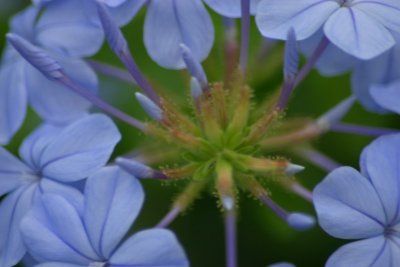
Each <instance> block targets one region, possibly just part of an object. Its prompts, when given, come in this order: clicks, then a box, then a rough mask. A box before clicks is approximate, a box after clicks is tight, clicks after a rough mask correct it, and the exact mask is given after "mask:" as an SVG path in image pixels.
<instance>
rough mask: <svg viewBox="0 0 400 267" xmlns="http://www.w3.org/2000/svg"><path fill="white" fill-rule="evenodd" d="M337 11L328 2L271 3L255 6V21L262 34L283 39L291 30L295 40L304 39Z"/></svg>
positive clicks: (284, 0)
mask: <svg viewBox="0 0 400 267" xmlns="http://www.w3.org/2000/svg"><path fill="white" fill-rule="evenodd" d="M338 8H339V4H338V3H337V2H336V1H330V0H302V1H293V0H270V1H261V2H260V3H259V4H258V8H257V14H256V22H257V25H258V28H259V30H260V31H261V33H262V35H264V36H265V37H269V38H274V39H281V40H285V39H286V37H287V32H288V31H289V29H290V28H293V29H294V30H295V32H296V36H297V39H298V40H304V39H306V38H308V37H310V36H311V35H312V34H314V33H315V32H316V31H317V30H318V29H319V28H321V27H322V25H323V24H324V22H325V21H326V20H327V19H328V18H329V16H330V15H331V14H332V13H333V12H334V11H335V10H337V9H338Z"/></svg>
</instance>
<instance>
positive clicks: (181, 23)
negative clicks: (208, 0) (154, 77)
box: [144, 0, 214, 69]
mask: <svg viewBox="0 0 400 267" xmlns="http://www.w3.org/2000/svg"><path fill="white" fill-rule="evenodd" d="M144 42H145V45H146V48H147V51H148V53H149V54H150V56H151V57H152V58H153V60H154V61H156V62H157V63H158V64H160V65H161V66H163V67H166V68H172V69H181V68H184V67H185V63H184V62H183V59H182V55H181V51H180V46H179V45H180V44H181V43H183V44H185V45H186V46H187V47H189V48H190V50H191V51H192V52H193V54H194V56H195V58H196V59H197V60H198V61H203V60H204V59H205V58H206V57H207V56H208V54H209V52H210V50H211V47H212V45H213V43H214V27H213V24H212V21H211V18H210V16H209V14H208V13H207V10H206V9H205V7H204V5H203V4H202V3H201V1H200V0H192V1H187V0H163V1H151V2H150V4H149V7H148V11H147V16H146V20H145V26H144Z"/></svg>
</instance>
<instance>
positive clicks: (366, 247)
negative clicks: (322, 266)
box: [313, 134, 400, 267]
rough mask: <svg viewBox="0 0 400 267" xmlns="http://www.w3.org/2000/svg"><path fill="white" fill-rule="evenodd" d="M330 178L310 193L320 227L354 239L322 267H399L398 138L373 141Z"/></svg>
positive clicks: (399, 182) (399, 165) (381, 138)
mask: <svg viewBox="0 0 400 267" xmlns="http://www.w3.org/2000/svg"><path fill="white" fill-rule="evenodd" d="M360 167H361V173H360V172H358V171H356V170H355V169H353V168H350V167H341V168H338V169H336V170H334V171H333V172H331V173H330V174H329V175H328V176H327V177H326V178H325V180H324V181H322V182H321V183H320V184H319V185H318V186H317V187H316V188H315V190H314V197H313V198H314V205H315V208H316V211H317V214H318V219H319V223H320V225H321V227H322V228H323V229H324V230H325V231H326V232H328V233H329V234H330V235H332V236H335V237H337V238H343V239H358V240H359V241H355V242H352V243H350V244H347V245H344V246H342V247H341V248H339V249H338V250H337V251H336V252H335V253H334V254H333V255H332V256H331V257H330V258H329V260H328V262H327V264H326V266H327V267H342V266H343V267H347V266H357V267H383V266H392V267H395V266H398V264H399V263H400V135H399V134H396V135H387V136H383V137H380V138H378V139H377V140H375V141H374V142H373V143H372V144H370V145H369V146H367V147H366V148H365V149H364V151H363V153H362V155H361V160H360Z"/></svg>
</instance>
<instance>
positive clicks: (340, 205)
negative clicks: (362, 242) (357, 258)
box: [313, 167, 386, 239]
mask: <svg viewBox="0 0 400 267" xmlns="http://www.w3.org/2000/svg"><path fill="white" fill-rule="evenodd" d="M313 199H314V205H315V209H316V211H317V214H318V219H319V224H320V225H321V227H322V228H323V229H324V230H325V231H326V232H328V233H329V234H330V235H333V236H335V237H338V238H346V239H359V238H367V237H371V236H375V235H379V234H383V232H384V225H385V223H386V218H385V213H384V211H383V208H382V204H381V202H380V200H379V197H378V195H377V194H376V191H375V189H374V188H373V186H372V185H371V184H370V182H369V181H368V179H367V178H365V177H363V176H361V174H360V173H358V172H357V171H356V170H354V169H352V168H349V167H341V168H338V169H336V170H334V171H333V172H331V173H330V174H329V175H328V176H327V177H326V178H325V179H324V180H323V181H322V182H321V183H319V184H318V185H317V187H316V188H315V189H314V194H313Z"/></svg>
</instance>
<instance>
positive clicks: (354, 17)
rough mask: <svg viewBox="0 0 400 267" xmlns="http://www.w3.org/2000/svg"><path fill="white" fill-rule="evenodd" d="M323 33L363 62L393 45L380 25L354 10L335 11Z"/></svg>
mask: <svg viewBox="0 0 400 267" xmlns="http://www.w3.org/2000/svg"><path fill="white" fill-rule="evenodd" d="M339 25H340V26H339ZM324 32H325V34H326V36H327V37H328V39H329V40H330V41H331V42H332V43H334V44H335V45H336V46H338V47H339V48H341V49H343V51H345V52H346V53H348V54H350V55H353V56H355V57H357V58H360V59H364V60H367V59H372V58H374V57H376V56H379V55H380V54H382V53H383V52H385V51H387V50H389V49H390V48H391V47H393V46H394V44H395V40H394V38H393V36H392V34H391V33H390V32H389V31H388V30H387V29H386V28H385V27H384V26H383V25H382V24H380V23H378V22H377V21H375V20H374V19H373V18H371V17H369V16H368V15H366V14H365V13H363V12H362V11H359V10H358V9H355V8H340V9H339V10H337V11H336V12H335V13H334V14H332V15H331V16H330V17H329V19H328V21H327V22H326V23H325V26H324Z"/></svg>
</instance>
